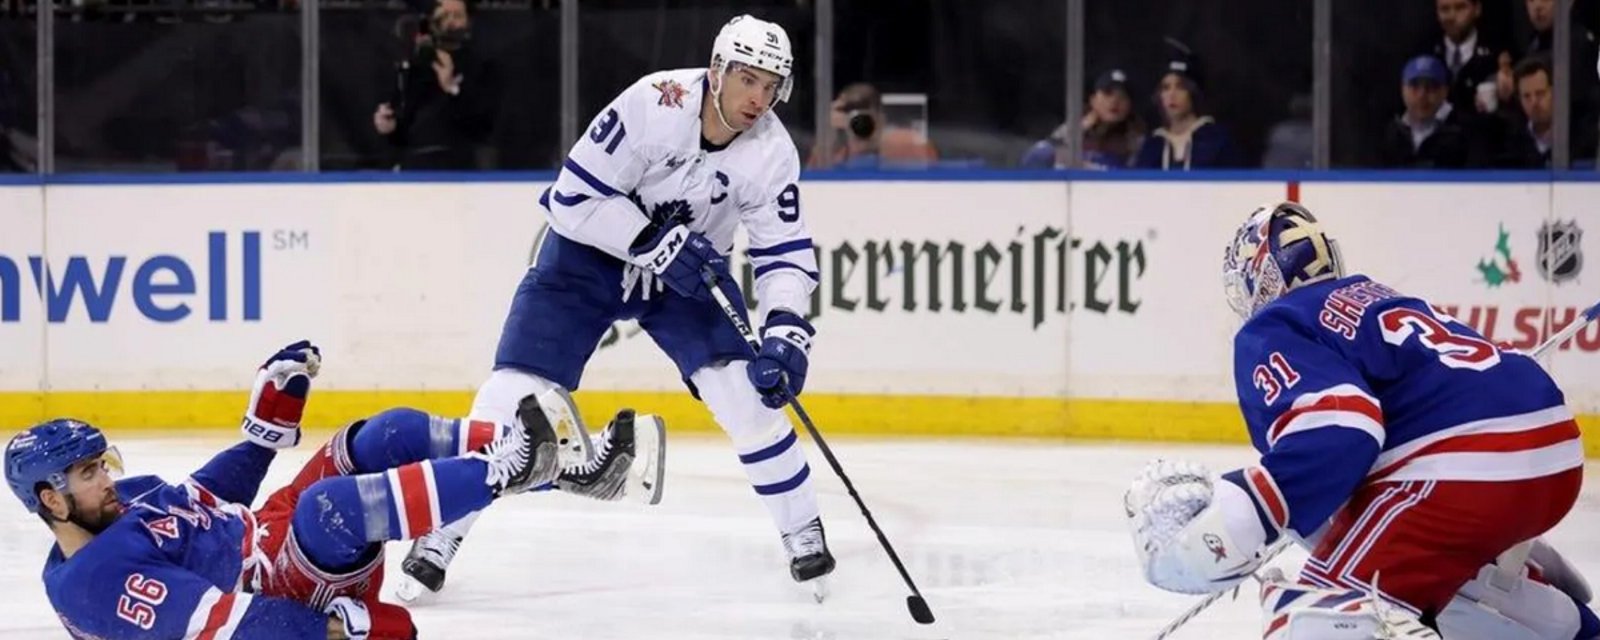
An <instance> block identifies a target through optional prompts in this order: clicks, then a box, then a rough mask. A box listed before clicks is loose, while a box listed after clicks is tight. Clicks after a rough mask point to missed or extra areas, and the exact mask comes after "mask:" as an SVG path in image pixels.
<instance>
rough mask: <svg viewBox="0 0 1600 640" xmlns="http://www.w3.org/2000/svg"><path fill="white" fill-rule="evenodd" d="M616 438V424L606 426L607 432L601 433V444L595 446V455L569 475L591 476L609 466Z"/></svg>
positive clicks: (569, 471) (570, 471) (574, 468)
mask: <svg viewBox="0 0 1600 640" xmlns="http://www.w3.org/2000/svg"><path fill="white" fill-rule="evenodd" d="M615 436H616V426H615V425H614V424H609V425H606V430H605V431H602V432H600V438H599V440H600V442H598V443H596V444H595V445H594V455H593V456H591V457H590V458H589V460H588V461H586V462H584V463H583V464H581V465H578V466H576V467H573V468H571V469H569V470H568V473H572V474H574V475H589V474H591V473H594V472H596V471H599V470H600V469H601V468H602V467H604V466H606V465H607V464H609V463H610V462H611V449H612V446H611V442H612V440H614V439H615Z"/></svg>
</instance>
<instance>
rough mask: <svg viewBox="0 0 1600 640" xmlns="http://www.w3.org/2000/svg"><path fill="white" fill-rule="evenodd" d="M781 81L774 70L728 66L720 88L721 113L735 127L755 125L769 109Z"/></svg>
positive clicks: (743, 127)
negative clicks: (729, 67)
mask: <svg viewBox="0 0 1600 640" xmlns="http://www.w3.org/2000/svg"><path fill="white" fill-rule="evenodd" d="M781 80H782V78H779V77H778V74H776V73H772V72H770V71H763V70H761V69H753V68H750V67H747V66H744V65H738V66H735V67H733V68H732V69H729V70H728V75H727V76H726V77H725V78H724V79H723V87H722V113H723V115H724V116H726V117H727V118H728V124H731V125H733V126H734V127H736V128H738V129H748V128H750V126H751V125H753V124H755V123H756V120H758V119H760V118H761V116H762V114H765V113H766V112H767V109H770V108H772V103H773V101H774V100H775V99H777V95H778V83H779V82H780V81H781Z"/></svg>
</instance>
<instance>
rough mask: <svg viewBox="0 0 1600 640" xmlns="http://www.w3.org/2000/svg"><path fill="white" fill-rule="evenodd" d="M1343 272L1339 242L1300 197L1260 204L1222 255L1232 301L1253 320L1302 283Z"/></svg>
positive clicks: (1225, 282)
mask: <svg viewBox="0 0 1600 640" xmlns="http://www.w3.org/2000/svg"><path fill="white" fill-rule="evenodd" d="M1342 277H1344V259H1343V258H1342V257H1340V255H1339V246H1338V244H1337V243H1335V242H1334V241H1333V240H1332V239H1331V238H1329V237H1328V236H1327V234H1326V233H1323V231H1322V228H1321V227H1320V226H1318V225H1317V218H1316V216H1313V215H1311V212H1310V211H1309V210H1307V209H1306V208H1305V207H1303V206H1301V205H1300V204H1299V203H1295V202H1280V203H1277V204H1267V205H1262V206H1260V207H1257V208H1256V210H1255V211H1253V212H1251V213H1250V218H1249V219H1248V220H1246V221H1245V223H1244V225H1242V226H1240V227H1239V231H1238V232H1237V233H1235V234H1234V237H1233V242H1232V243H1230V244H1229V245H1228V250H1227V253H1226V254H1224V255H1223V256H1222V285H1223V289H1224V290H1225V291H1226V292H1227V294H1228V306H1230V307H1233V310H1234V312H1235V313H1238V314H1239V317H1241V318H1244V319H1247V320H1248V319H1249V318H1250V316H1253V315H1255V314H1256V312H1257V311H1260V310H1261V308H1262V307H1265V306H1267V304H1269V303H1271V302H1272V301H1273V300H1277V299H1278V298H1279V297H1280V296H1282V295H1283V294H1285V293H1288V292H1289V291H1291V290H1293V289H1295V288H1296V287H1301V286H1305V285H1308V284H1311V283H1313V282H1322V281H1324V280H1335V279H1338V278H1342Z"/></svg>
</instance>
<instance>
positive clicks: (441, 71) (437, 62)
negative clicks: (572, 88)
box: [372, 0, 501, 170]
mask: <svg viewBox="0 0 1600 640" xmlns="http://www.w3.org/2000/svg"><path fill="white" fill-rule="evenodd" d="M420 26H421V28H420V29H419V30H418V32H417V34H416V35H415V37H414V38H413V46H412V48H411V51H412V53H411V56H410V58H409V59H408V60H406V61H405V62H403V63H401V64H400V67H399V70H398V72H397V73H396V76H397V77H396V81H395V88H394V94H393V95H394V97H393V99H391V100H390V101H389V102H385V103H383V104H380V105H378V109H377V111H375V112H374V113H373V114H372V126H373V128H374V129H376V130H377V132H378V133H379V134H381V135H383V136H384V138H385V139H387V140H388V142H389V144H390V147H391V148H392V149H393V151H394V154H395V162H394V164H395V166H396V167H397V168H399V169H403V170H465V169H476V168H487V167H481V166H480V165H481V164H483V163H480V162H479V161H478V153H479V150H480V149H482V148H483V147H484V145H485V144H486V143H487V141H488V139H489V134H490V133H491V131H492V130H493V128H494V121H495V117H496V115H497V112H498V110H499V103H500V89H501V85H500V78H499V77H498V74H497V73H496V71H495V67H494V65H493V64H492V63H491V61H490V60H488V59H486V58H484V57H482V56H480V55H478V52H477V51H475V50H474V49H473V48H472V47H471V46H470V42H471V37H472V22H471V17H470V16H469V15H468V13H467V4H466V2H465V1H464V0H437V2H436V3H435V4H434V6H433V9H432V11H431V12H430V14H429V15H428V17H427V19H426V20H424V21H422V22H421V23H420Z"/></svg>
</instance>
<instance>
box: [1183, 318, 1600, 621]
mask: <svg viewBox="0 0 1600 640" xmlns="http://www.w3.org/2000/svg"><path fill="white" fill-rule="evenodd" d="M1597 318H1600V302H1596V303H1595V304H1594V306H1591V307H1589V308H1588V309H1587V310H1585V311H1584V312H1583V316H1582V317H1580V318H1578V319H1577V320H1574V321H1573V322H1572V324H1569V325H1567V326H1565V327H1562V329H1561V330H1560V331H1557V332H1555V334H1553V335H1551V336H1550V337H1549V338H1546V339H1545V341H1544V342H1541V343H1539V346H1537V347H1534V348H1533V351H1530V352H1528V357H1530V358H1534V359H1538V358H1539V356H1542V355H1544V354H1545V353H1546V352H1548V351H1549V350H1550V349H1551V348H1552V347H1554V346H1556V345H1558V344H1561V343H1563V342H1566V341H1568V340H1571V339H1572V337H1573V336H1575V335H1578V332H1579V331H1582V330H1583V328H1584V327H1587V326H1589V323H1591V322H1594V321H1595V319H1597ZM1288 547H1289V538H1287V537H1285V538H1283V539H1281V540H1279V541H1277V542H1275V543H1273V545H1272V546H1270V547H1267V550H1266V551H1265V552H1263V554H1262V560H1261V565H1262V566H1266V565H1267V563H1269V562H1272V560H1273V559H1274V558H1276V557H1278V554H1280V553H1283V550H1284V549H1287V548H1288ZM1532 548H1533V541H1532V540H1529V541H1527V542H1523V543H1521V544H1518V545H1517V546H1514V547H1512V548H1510V549H1509V550H1507V551H1506V552H1505V553H1503V554H1501V555H1500V557H1499V558H1498V559H1497V560H1496V562H1495V564H1496V565H1498V566H1499V567H1500V568H1499V569H1498V570H1497V571H1496V574H1495V577H1496V578H1498V579H1504V577H1505V572H1507V571H1511V570H1513V569H1512V568H1513V567H1514V568H1515V570H1517V571H1520V569H1521V567H1522V565H1523V563H1524V562H1526V561H1527V558H1528V552H1529V551H1530V550H1532ZM1251 575H1252V576H1253V575H1254V574H1251ZM1230 591H1231V592H1233V594H1234V595H1235V596H1236V597H1237V596H1238V594H1239V587H1237V586H1235V587H1234V588H1232V589H1223V590H1222V591H1218V592H1216V593H1213V594H1211V595H1209V596H1206V597H1205V598H1204V599H1202V600H1201V601H1199V602H1196V603H1194V606H1192V607H1189V609H1188V610H1187V611H1184V612H1183V614H1182V615H1179V616H1178V617H1177V618H1176V619H1174V620H1173V621H1172V622H1170V623H1168V624H1167V626H1165V627H1162V628H1161V631H1159V632H1157V633H1156V635H1155V637H1154V638H1153V639H1152V640H1166V638H1167V637H1168V636H1170V635H1172V633H1173V632H1174V631H1177V630H1178V628H1179V627H1182V626H1183V625H1185V624H1188V622H1189V621H1190V620H1193V619H1194V617H1195V616H1197V615H1200V612H1201V611H1205V610H1206V609H1207V608H1209V607H1211V605H1213V604H1215V603H1216V602H1217V601H1218V600H1221V599H1222V596H1225V595H1227V594H1228V593H1229V592H1230Z"/></svg>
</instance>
